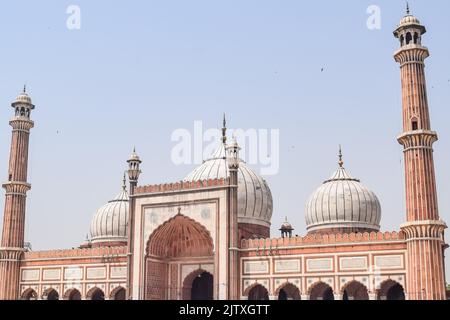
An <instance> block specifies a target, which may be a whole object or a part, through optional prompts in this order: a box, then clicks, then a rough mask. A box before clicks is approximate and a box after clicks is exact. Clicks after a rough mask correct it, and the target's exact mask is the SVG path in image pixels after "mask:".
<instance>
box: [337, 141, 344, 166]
mask: <svg viewBox="0 0 450 320" xmlns="http://www.w3.org/2000/svg"><path fill="white" fill-rule="evenodd" d="M338 156H339V167H341V168H343V167H344V161H343V160H342V147H341V145H339V155H338Z"/></svg>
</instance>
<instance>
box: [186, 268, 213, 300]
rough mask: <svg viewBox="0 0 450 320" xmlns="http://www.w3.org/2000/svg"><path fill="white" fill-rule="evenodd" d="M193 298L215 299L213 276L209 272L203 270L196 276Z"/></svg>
mask: <svg viewBox="0 0 450 320" xmlns="http://www.w3.org/2000/svg"><path fill="white" fill-rule="evenodd" d="M191 299H192V300H212V299H213V276H212V275H211V274H210V273H209V272H203V273H201V274H199V275H198V276H197V277H195V279H194V281H193V282H192V288H191Z"/></svg>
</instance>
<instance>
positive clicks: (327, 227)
mask: <svg viewBox="0 0 450 320" xmlns="http://www.w3.org/2000/svg"><path fill="white" fill-rule="evenodd" d="M380 220H381V206H380V202H379V200H378V198H377V196H376V195H375V193H373V192H372V191H371V190H369V189H367V188H366V187H365V186H363V185H362V184H361V182H360V181H359V180H358V179H354V178H352V177H351V176H350V175H349V174H348V173H347V171H346V170H345V169H344V167H343V163H342V162H340V166H339V168H338V170H337V171H336V172H335V173H334V174H333V175H332V176H331V178H330V179H328V180H327V181H325V182H324V183H323V184H322V185H321V186H320V187H319V188H318V189H317V190H316V191H315V192H314V193H313V194H312V195H311V197H310V198H309V200H308V202H307V204H306V225H307V229H308V232H311V233H315V232H322V233H327V232H336V231H338V232H347V231H348V232H355V231H358V232H362V231H372V230H373V231H378V230H379V229H380Z"/></svg>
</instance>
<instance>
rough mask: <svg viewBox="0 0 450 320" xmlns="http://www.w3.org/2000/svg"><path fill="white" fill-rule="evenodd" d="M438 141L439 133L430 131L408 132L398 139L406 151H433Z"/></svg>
mask: <svg viewBox="0 0 450 320" xmlns="http://www.w3.org/2000/svg"><path fill="white" fill-rule="evenodd" d="M437 140H438V135H437V133H436V132H435V131H430V130H414V131H407V132H404V133H403V134H401V135H400V136H399V137H398V138H397V141H398V142H399V143H400V144H401V145H402V146H404V147H405V150H404V151H408V150H411V149H432V148H433V143H435V142H436V141H437Z"/></svg>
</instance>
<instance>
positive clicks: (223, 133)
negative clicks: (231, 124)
mask: <svg viewBox="0 0 450 320" xmlns="http://www.w3.org/2000/svg"><path fill="white" fill-rule="evenodd" d="M222 142H223V143H224V144H225V143H226V142H227V120H226V118H225V112H224V113H223V126H222Z"/></svg>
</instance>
